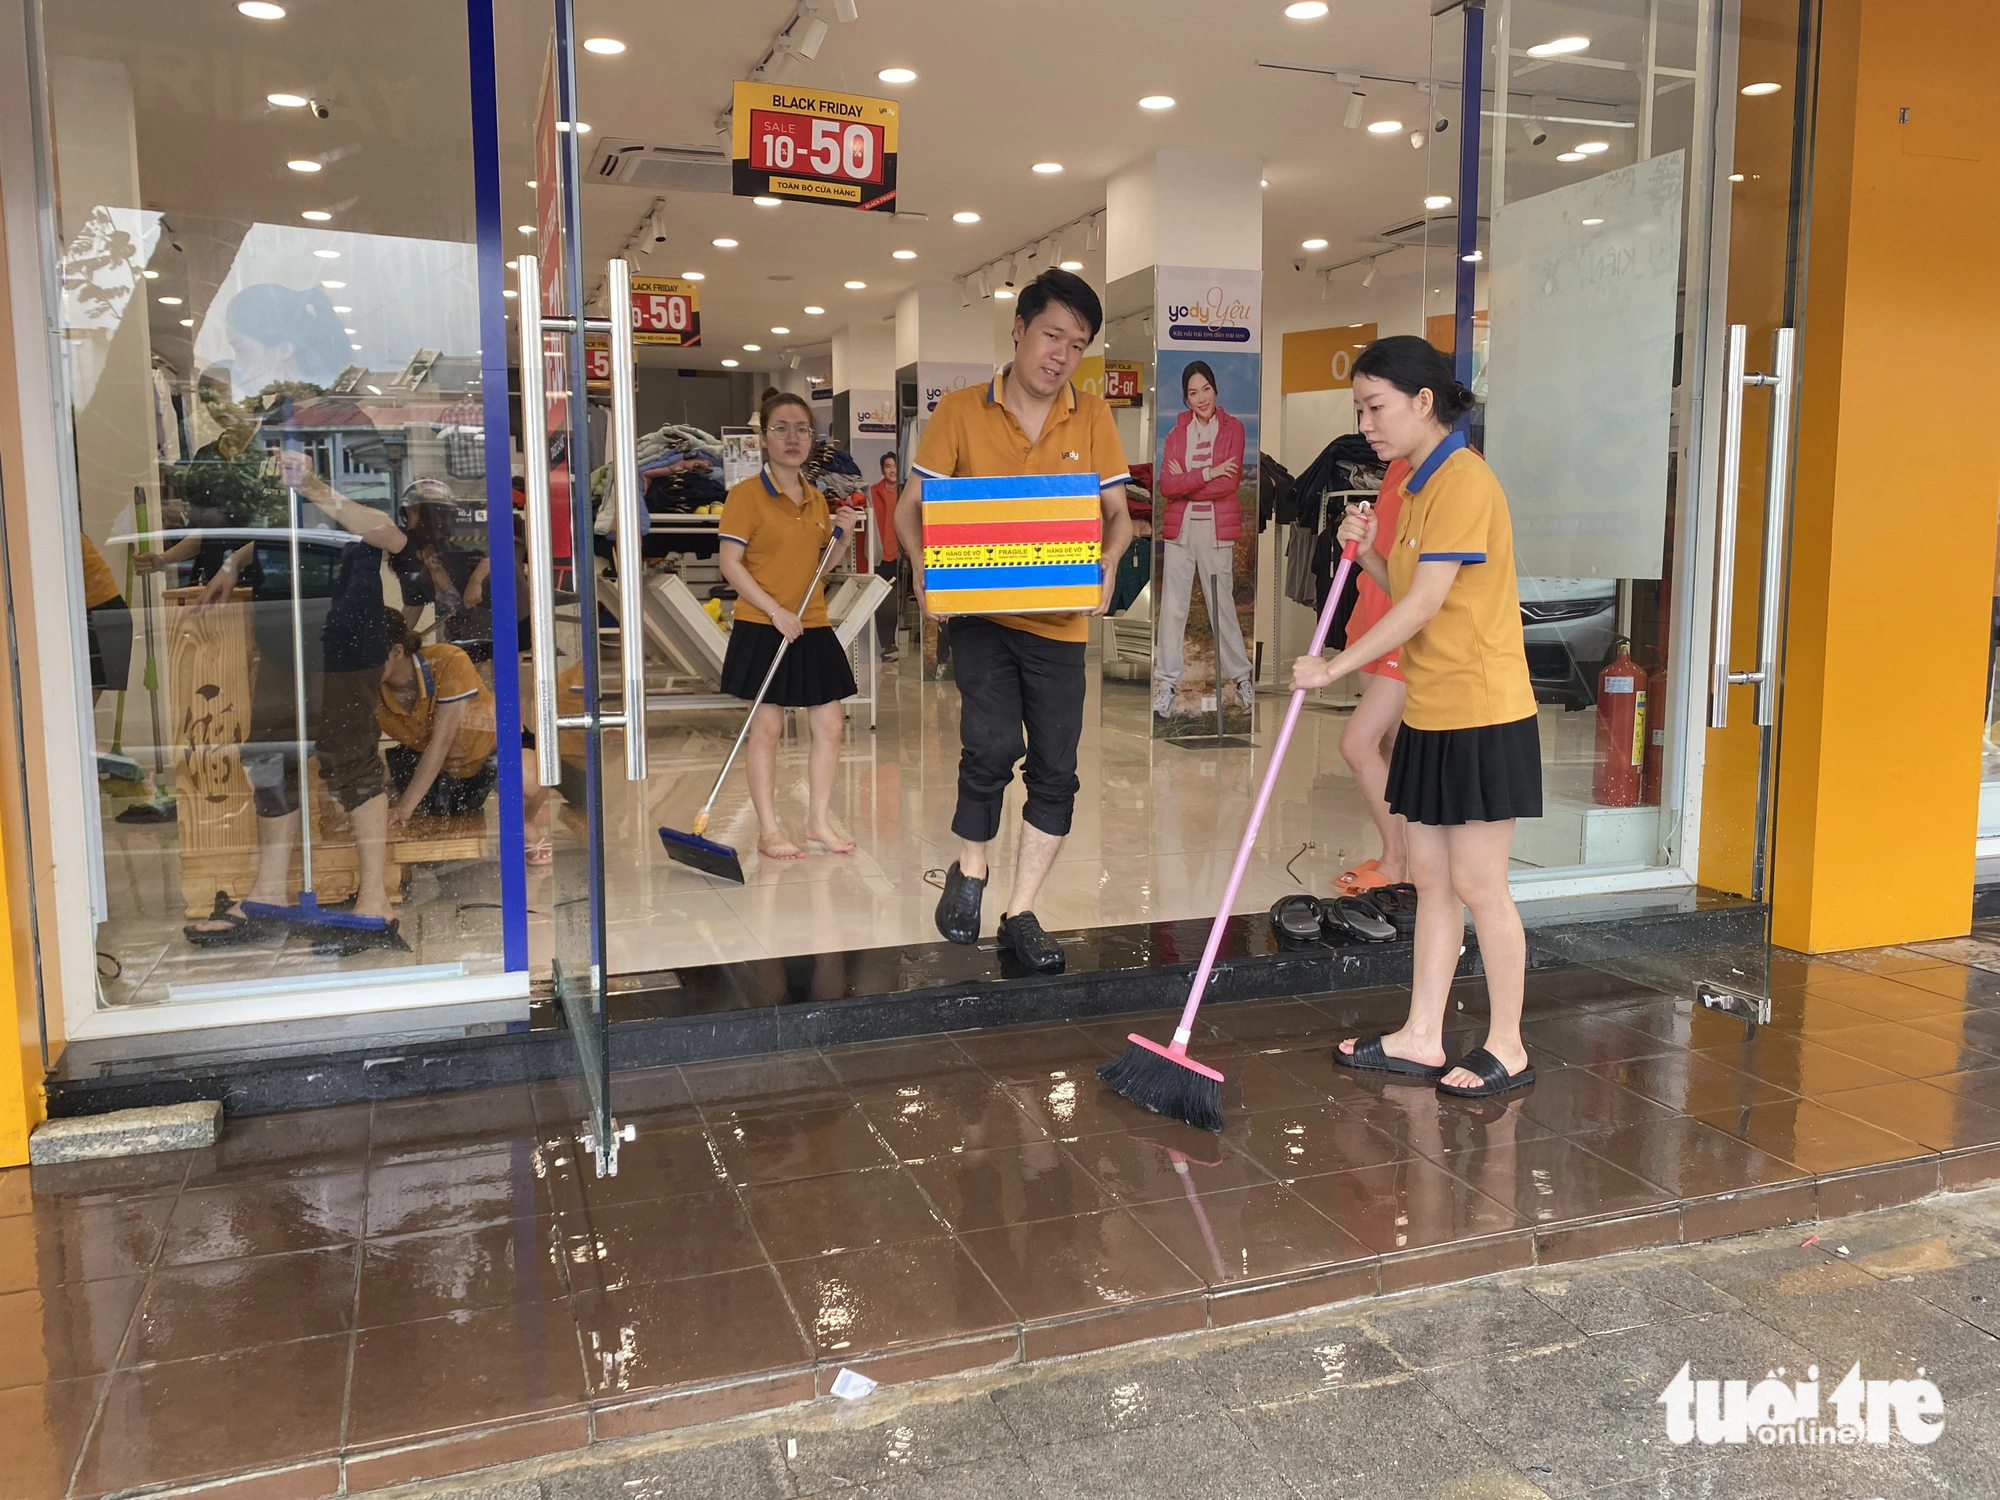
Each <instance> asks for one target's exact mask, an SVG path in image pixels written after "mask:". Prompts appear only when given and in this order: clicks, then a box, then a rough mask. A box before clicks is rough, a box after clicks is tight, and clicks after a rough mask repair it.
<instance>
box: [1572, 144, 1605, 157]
mask: <svg viewBox="0 0 2000 1500" xmlns="http://www.w3.org/2000/svg"><path fill="white" fill-rule="evenodd" d="M1576 149H1577V150H1579V151H1581V152H1582V153H1583V154H1584V155H1585V156H1602V155H1603V154H1604V153H1605V152H1607V151H1609V150H1610V149H1611V142H1609V141H1584V142H1582V143H1581V144H1580V145H1578V147H1577V148H1576Z"/></svg>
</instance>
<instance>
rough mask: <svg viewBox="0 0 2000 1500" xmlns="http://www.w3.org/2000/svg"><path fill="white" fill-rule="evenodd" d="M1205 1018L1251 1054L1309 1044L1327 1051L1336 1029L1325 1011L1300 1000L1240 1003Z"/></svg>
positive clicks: (1218, 1009)
mask: <svg viewBox="0 0 2000 1500" xmlns="http://www.w3.org/2000/svg"><path fill="white" fill-rule="evenodd" d="M1206 1014H1207V1015H1208V1018H1209V1020H1210V1021H1211V1022H1212V1023H1214V1025H1215V1028H1216V1029H1217V1030H1218V1031H1220V1032H1221V1033H1222V1034H1223V1036H1225V1037H1227V1038H1228V1039H1229V1040H1230V1041H1232V1042H1234V1043H1236V1044H1238V1046H1240V1047H1242V1048H1245V1049H1248V1050H1253V1051H1254V1050H1255V1049H1256V1048H1259V1047H1282V1046H1286V1045H1297V1046H1303V1045H1305V1044H1307V1043H1311V1042H1322V1043H1324V1045H1326V1046H1329V1047H1330V1046H1332V1045H1333V1039H1334V1036H1335V1034H1336V1033H1337V1032H1338V1031H1339V1029H1340V1028H1339V1027H1338V1026H1337V1025H1336V1024H1335V1023H1334V1020H1333V1018H1332V1017H1331V1016H1329V1015H1328V1014H1327V1013H1326V1012H1325V1011H1323V1010H1320V1009H1319V1008H1318V1007H1316V1006H1313V1005H1308V1004H1307V1003H1306V1002H1305V1001H1303V1000H1241V1001H1236V1002H1233V1003H1230V1004H1225V1005H1218V1006H1216V1007H1215V1008H1214V1010H1213V1011H1210V1012H1207V1013H1206ZM1191 1050H1192V1048H1191Z"/></svg>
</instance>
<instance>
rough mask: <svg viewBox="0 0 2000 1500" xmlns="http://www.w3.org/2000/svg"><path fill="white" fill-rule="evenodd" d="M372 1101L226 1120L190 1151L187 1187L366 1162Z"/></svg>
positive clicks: (320, 1172)
mask: <svg viewBox="0 0 2000 1500" xmlns="http://www.w3.org/2000/svg"><path fill="white" fill-rule="evenodd" d="M374 1109H375V1107H374V1106H373V1105H372V1104H343V1105H338V1106H336V1107H333V1108H330V1109H302V1110H299V1111H297V1112H295V1113H289V1114H281V1115H253V1116H251V1117H249V1118H248V1119H241V1120H231V1121H229V1122H228V1124H227V1125H225V1126H224V1127H223V1130H222V1134H221V1135H220V1136H219V1137H217V1139H216V1142H215V1144H214V1145H213V1146H212V1147H210V1148H208V1149H207V1150H205V1151H200V1152H197V1153H195V1158H194V1161H193V1162H192V1163H191V1164H190V1166H189V1169H188V1176H187V1185H188V1186H189V1187H220V1186H222V1185H224V1184H226V1183H232V1182H254V1181H256V1180H258V1179H259V1178H266V1177H285V1176H291V1175H297V1174H305V1175H309V1176H319V1175H323V1174H325V1173H328V1172H355V1171H359V1170H361V1168H363V1167H364V1166H366V1165H367V1161H368V1136H369V1129H370V1125H369V1121H370V1118H371V1116H372V1115H373V1114H374Z"/></svg>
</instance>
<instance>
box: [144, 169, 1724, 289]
mask: <svg viewBox="0 0 2000 1500" xmlns="http://www.w3.org/2000/svg"><path fill="white" fill-rule="evenodd" d="M1729 180H1730V181H1731V182H1741V181H1742V180H1743V174H1742V173H1741V172H1731V173H1730V174H1729ZM146 274H147V275H148V276H157V275H159V274H160V273H159V272H158V271H148V272H147V273H146Z"/></svg>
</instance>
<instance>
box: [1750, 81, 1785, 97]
mask: <svg viewBox="0 0 2000 1500" xmlns="http://www.w3.org/2000/svg"><path fill="white" fill-rule="evenodd" d="M1783 87H1784V85H1783V84H1782V83H1746V84H1744V85H1743V92H1744V93H1746V94H1748V95H1749V96H1750V97H1751V98H1752V99H1761V98H1763V97H1764V96H1765V95H1766V94H1775V93H1777V92H1778V91H1779V90H1780V89H1782V88H1783Z"/></svg>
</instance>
